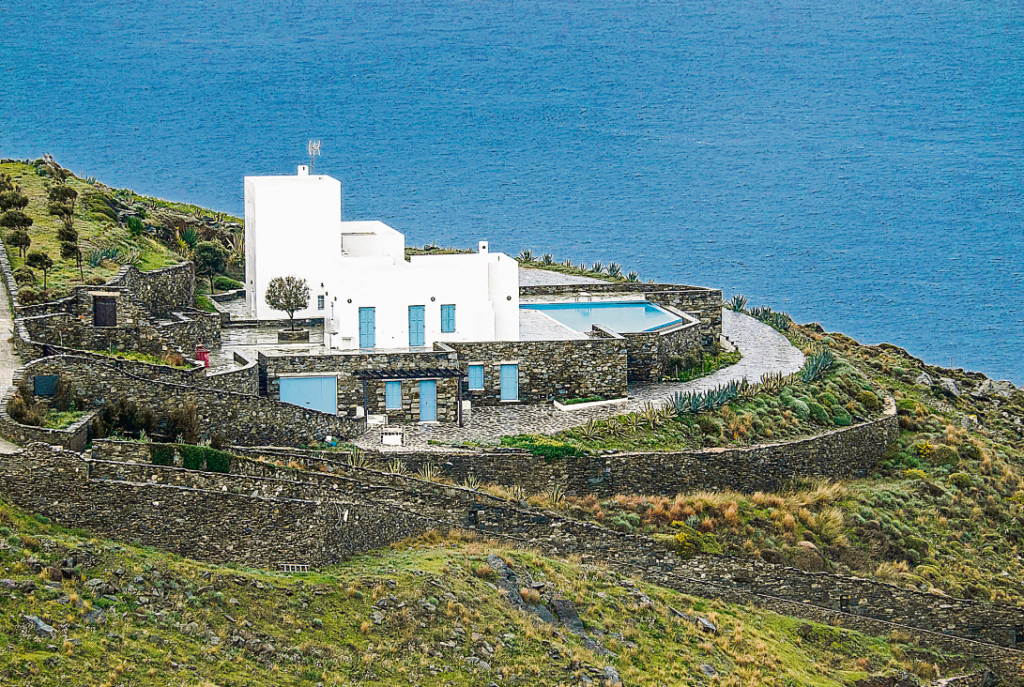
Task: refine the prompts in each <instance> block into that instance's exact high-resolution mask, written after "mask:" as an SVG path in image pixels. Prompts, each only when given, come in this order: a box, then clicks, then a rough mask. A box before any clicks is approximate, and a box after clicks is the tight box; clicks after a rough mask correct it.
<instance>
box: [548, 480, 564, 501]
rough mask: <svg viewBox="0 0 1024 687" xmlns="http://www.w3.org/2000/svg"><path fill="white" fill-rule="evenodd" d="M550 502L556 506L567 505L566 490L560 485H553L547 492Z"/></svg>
mask: <svg viewBox="0 0 1024 687" xmlns="http://www.w3.org/2000/svg"><path fill="white" fill-rule="evenodd" d="M547 497H548V500H549V501H551V503H553V504H554V505H556V506H561V505H562V504H563V503H565V489H563V488H562V487H561V486H560V485H558V484H552V485H551V486H550V487H548V491H547Z"/></svg>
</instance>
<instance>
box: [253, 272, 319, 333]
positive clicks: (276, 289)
mask: <svg viewBox="0 0 1024 687" xmlns="http://www.w3.org/2000/svg"><path fill="white" fill-rule="evenodd" d="M264 300H266V302H267V305H269V306H270V307H271V308H273V309H274V310H281V311H284V312H286V313H288V320H289V323H288V324H289V328H290V329H291V330H292V331H295V311H296V310H302V309H303V308H305V307H307V306H308V305H309V284H307V283H306V280H305V279H299V278H298V277H274V278H273V279H271V280H270V285H269V286H267V294H266V296H265V297H264Z"/></svg>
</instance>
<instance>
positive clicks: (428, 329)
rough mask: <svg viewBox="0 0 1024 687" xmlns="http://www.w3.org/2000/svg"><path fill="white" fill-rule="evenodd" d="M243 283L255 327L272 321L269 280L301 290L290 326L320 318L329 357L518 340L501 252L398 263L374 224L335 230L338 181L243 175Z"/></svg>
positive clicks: (510, 269)
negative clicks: (300, 283) (304, 297)
mask: <svg viewBox="0 0 1024 687" xmlns="http://www.w3.org/2000/svg"><path fill="white" fill-rule="evenodd" d="M245 251H246V255H245V283H246V299H247V305H248V308H249V311H250V312H251V313H252V316H253V317H254V318H256V319H264V320H266V319H274V318H279V317H281V313H279V312H276V311H273V310H271V309H270V306H268V305H267V304H266V301H265V300H264V296H265V294H266V290H267V286H268V285H269V283H270V280H271V279H273V278H274V277H283V276H287V275H293V276H296V277H300V278H303V279H305V280H306V281H307V282H308V283H309V287H310V294H311V298H310V305H309V307H308V308H307V309H305V310H301V311H298V312H296V313H295V316H296V317H299V318H319V317H322V318H324V331H325V341H324V343H325V345H326V346H327V347H328V348H331V349H340V350H346V349H374V348H376V349H408V348H422V347H428V348H429V347H432V346H433V344H434V343H435V342H441V343H452V342H465V341H518V340H519V271H518V264H517V263H516V261H515V260H514V259H513V258H512V257H510V256H508V255H505V254H504V253H490V252H488V250H487V243H486V242H485V241H482V242H480V247H479V252H477V253H469V254H455V255H422V256H412V257H411V259H410V260H406V259H405V237H404V236H403V235H402V234H401V233H400V232H398V231H396V230H394V229H392V228H391V227H389V226H388V225H386V224H384V223H383V222H378V221H361V222H344V221H342V219H341V183H340V182H339V181H338V180H337V179H334V178H332V177H329V176H326V175H311V174H309V169H308V168H307V167H306V166H305V165H302V166H300V167H299V168H298V174H297V175H296V176H258V177H245Z"/></svg>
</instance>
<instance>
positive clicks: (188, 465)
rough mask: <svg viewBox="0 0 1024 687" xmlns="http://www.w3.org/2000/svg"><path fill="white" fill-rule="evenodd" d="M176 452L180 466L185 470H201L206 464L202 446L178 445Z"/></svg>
mask: <svg viewBox="0 0 1024 687" xmlns="http://www.w3.org/2000/svg"><path fill="white" fill-rule="evenodd" d="M178 452H179V453H180V454H181V465H182V467H184V468H185V469H186V470H202V469H203V466H204V465H205V464H206V450H205V449H204V448H203V447H202V446H191V445H189V444H180V445H179V446H178Z"/></svg>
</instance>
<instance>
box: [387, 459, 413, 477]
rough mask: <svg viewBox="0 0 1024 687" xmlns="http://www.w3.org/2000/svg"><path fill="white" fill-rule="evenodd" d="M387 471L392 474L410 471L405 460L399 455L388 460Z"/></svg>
mask: <svg viewBox="0 0 1024 687" xmlns="http://www.w3.org/2000/svg"><path fill="white" fill-rule="evenodd" d="M387 471H388V472H390V473H391V474H392V475H404V474H406V473H407V472H408V471H407V470H406V469H405V462H404V461H403V460H402V459H401V458H398V457H395V458H392V459H391V460H389V461H388V465H387Z"/></svg>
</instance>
